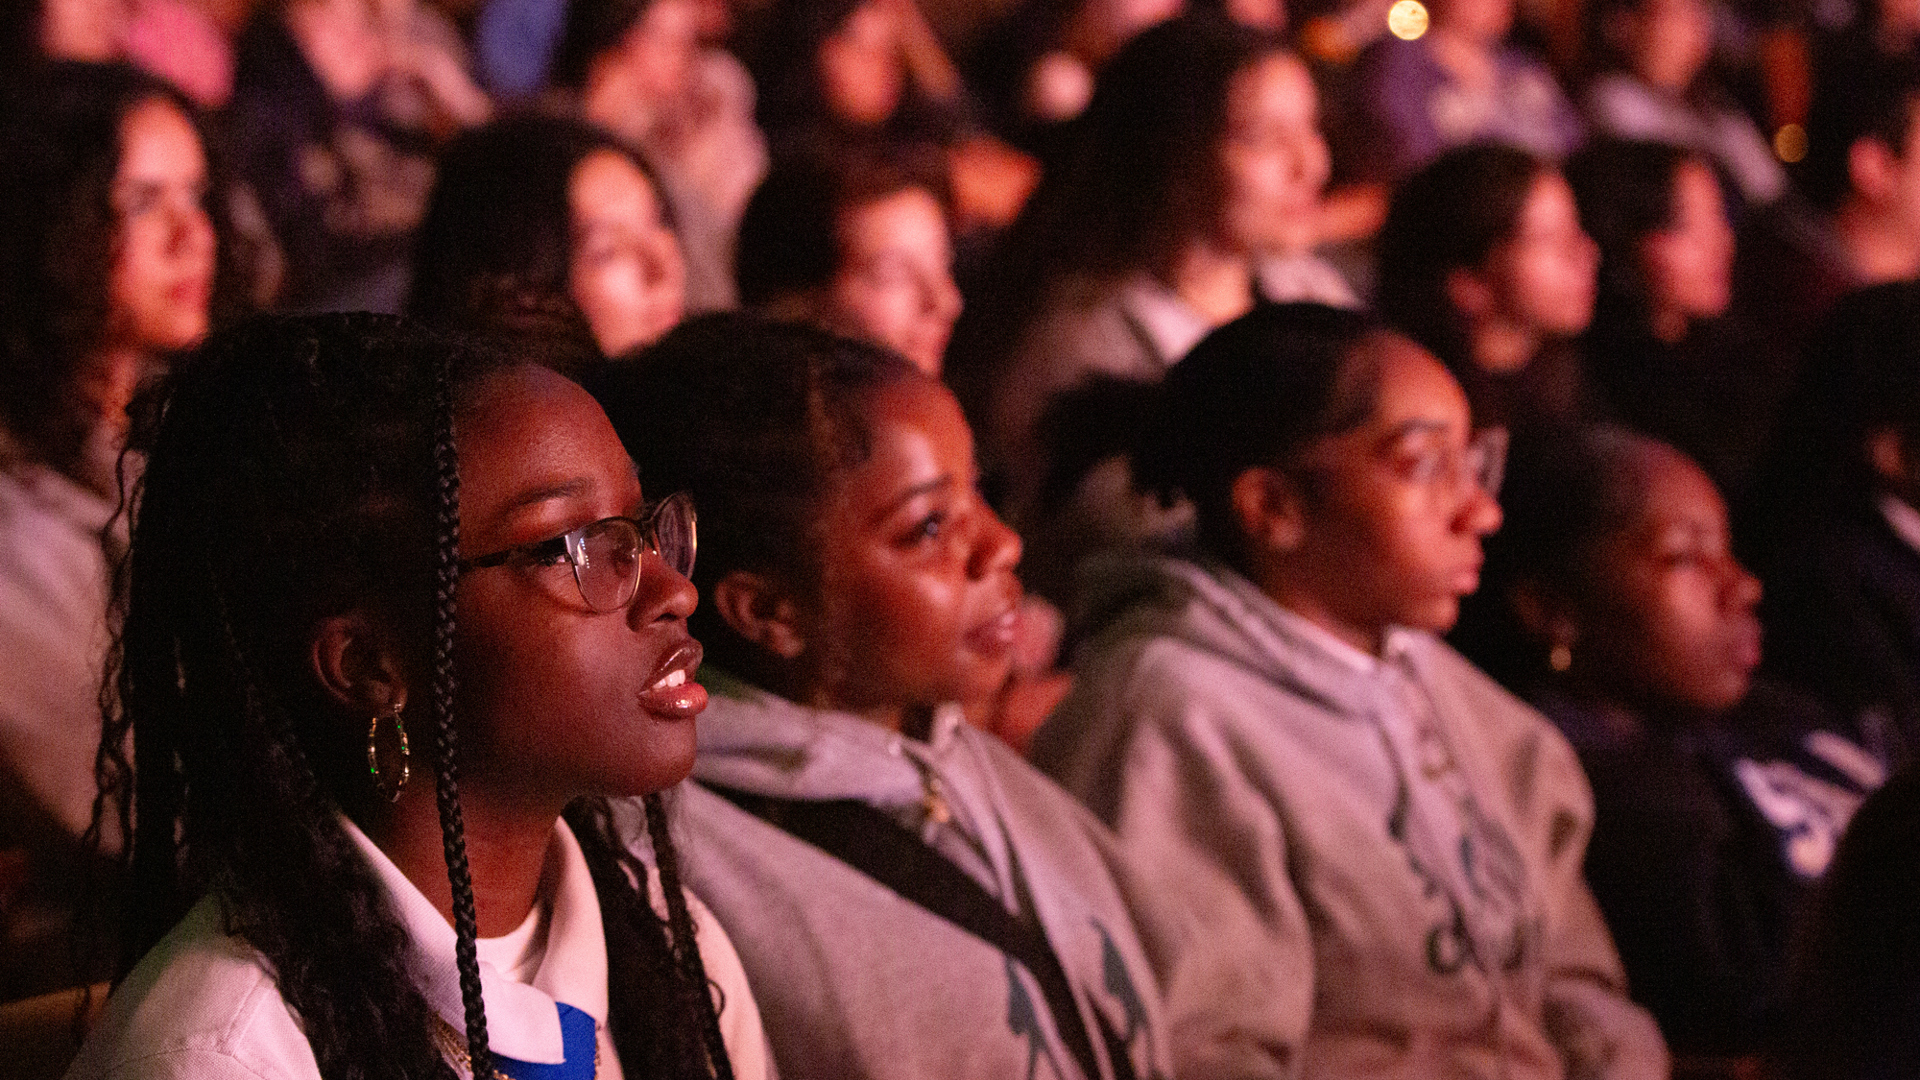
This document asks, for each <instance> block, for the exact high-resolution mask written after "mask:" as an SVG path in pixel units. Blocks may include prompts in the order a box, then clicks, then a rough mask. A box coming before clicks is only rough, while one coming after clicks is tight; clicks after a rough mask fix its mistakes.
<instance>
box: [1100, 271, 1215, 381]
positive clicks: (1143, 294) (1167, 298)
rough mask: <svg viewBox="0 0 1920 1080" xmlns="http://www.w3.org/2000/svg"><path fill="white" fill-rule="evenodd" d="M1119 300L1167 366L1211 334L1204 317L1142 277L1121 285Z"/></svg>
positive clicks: (1156, 283)
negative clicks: (1150, 340)
mask: <svg viewBox="0 0 1920 1080" xmlns="http://www.w3.org/2000/svg"><path fill="white" fill-rule="evenodd" d="M1120 298H1121V299H1120V302H1121V304H1122V305H1123V306H1124V307H1125V308H1126V310H1127V312H1128V313H1129V314H1131V315H1132V316H1133V318H1134V320H1135V321H1136V322H1138V323H1139V325H1140V328H1141V329H1142V330H1145V331H1146V334H1147V337H1149V338H1150V339H1152V341H1153V345H1154V348H1156V349H1158V350H1159V352H1160V358H1161V360H1162V362H1164V363H1166V364H1168V365H1172V364H1173V363H1174V361H1176V360H1179V359H1180V358H1181V357H1183V356H1185V355H1187V352H1188V351H1189V350H1191V349H1192V348H1193V347H1194V346H1195V345H1198V344H1200V339H1201V338H1203V337H1206V336H1207V335H1208V334H1209V333H1211V332H1212V330H1213V324H1212V323H1210V322H1208V321H1207V319H1206V316H1204V315H1202V314H1200V313H1199V312H1197V311H1195V310H1193V306H1192V305H1191V304H1189V303H1187V302H1186V301H1185V300H1182V299H1180V294H1179V293H1176V292H1174V291H1173V290H1172V289H1169V288H1167V287H1166V286H1165V285H1163V284H1161V283H1160V282H1159V281H1156V280H1155V279H1153V278H1151V277H1148V276H1147V275H1145V274H1141V275H1138V276H1136V277H1134V278H1133V279H1131V280H1129V281H1128V282H1127V283H1126V284H1125V285H1123V286H1122V287H1121V290H1120Z"/></svg>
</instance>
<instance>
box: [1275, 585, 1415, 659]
mask: <svg viewBox="0 0 1920 1080" xmlns="http://www.w3.org/2000/svg"><path fill="white" fill-rule="evenodd" d="M1254 574H1255V584H1256V585H1258V586H1259V588H1260V591H1261V592H1263V593H1266V594H1267V598H1268V599H1270V600H1272V601H1273V602H1274V603H1276V604H1279V605H1280V606H1281V607H1283V608H1286V609H1287V610H1288V611H1291V612H1293V613H1294V614H1295V615H1298V616H1300V617H1301V618H1303V619H1305V620H1307V621H1308V622H1310V623H1312V624H1313V625H1315V626H1317V627H1319V628H1320V629H1322V630H1324V631H1326V632H1327V633H1329V634H1331V635H1333V636H1334V637H1335V638H1337V639H1339V640H1340V641H1341V642H1343V643H1345V644H1347V645H1351V646H1353V647H1354V648H1355V649H1358V650H1360V651H1361V652H1363V653H1366V654H1367V655H1368V656H1375V657H1377V656H1379V655H1380V653H1381V650H1382V649H1383V648H1385V643H1386V638H1387V628H1386V627H1385V626H1360V625H1357V624H1355V623H1354V622H1352V621H1350V620H1348V619H1345V618H1343V617H1341V616H1340V615H1339V613H1337V612H1336V611H1335V610H1334V609H1333V606H1332V605H1331V604H1328V603H1327V602H1326V600H1325V598H1324V596H1323V594H1322V593H1321V591H1320V590H1319V589H1315V588H1312V587H1310V586H1309V585H1308V584H1307V583H1306V582H1303V581H1301V580H1300V575H1298V574H1297V573H1295V572H1293V571H1291V570H1289V569H1287V568H1286V567H1284V566H1281V565H1270V566H1267V567H1265V568H1255V570H1254Z"/></svg>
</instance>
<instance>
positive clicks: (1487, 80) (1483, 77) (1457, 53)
mask: <svg viewBox="0 0 1920 1080" xmlns="http://www.w3.org/2000/svg"><path fill="white" fill-rule="evenodd" d="M1427 47H1428V48H1429V49H1431V50H1432V51H1433V58H1434V60H1435V61H1437V62H1438V63H1439V64H1440V66H1441V67H1442V68H1445V69H1446V71H1447V74H1449V75H1452V76H1453V77H1454V79H1455V81H1457V82H1462V83H1466V84H1467V85H1469V86H1476V87H1486V86H1491V85H1492V84H1493V81H1494V76H1495V73H1496V71H1497V66H1496V64H1495V59H1494V49H1493V44H1492V43H1489V42H1485V41H1482V40H1480V39H1479V38H1476V37H1473V36H1471V35H1468V34H1462V33H1459V32H1458V31H1455V30H1452V29H1449V28H1447V27H1444V26H1436V27H1434V28H1433V29H1431V30H1429V31H1427Z"/></svg>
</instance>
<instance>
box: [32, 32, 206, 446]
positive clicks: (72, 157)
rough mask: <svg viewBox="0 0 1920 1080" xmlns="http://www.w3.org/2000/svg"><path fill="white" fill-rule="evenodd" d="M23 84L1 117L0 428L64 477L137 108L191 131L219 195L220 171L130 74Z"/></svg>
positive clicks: (193, 115) (84, 425) (102, 302)
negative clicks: (128, 123)
mask: <svg viewBox="0 0 1920 1080" xmlns="http://www.w3.org/2000/svg"><path fill="white" fill-rule="evenodd" d="M21 79H22V83H23V85H22V88H21V91H20V95H19V98H18V101H17V102H15V103H13V106H12V107H11V108H10V109H9V111H8V112H7V113H6V114H0V191H5V192H6V197H5V198H4V199H0V296H4V297H5V298H6V300H5V302H4V303H0V419H3V420H4V422H5V424H6V426H7V427H8V429H9V430H10V432H11V433H12V434H13V435H14V436H15V437H16V438H18V439H20V440H21V441H22V442H23V443H25V444H26V447H27V448H28V450H29V451H30V452H31V453H33V454H34V455H35V456H36V457H38V458H40V459H41V460H43V461H46V462H48V463H50V464H52V465H54V466H55V467H56V468H60V469H63V470H71V469H74V468H77V467H78V459H79V457H80V456H81V454H82V453H83V452H84V449H85V443H86V441H87V438H88V436H89V434H90V433H91V426H92V418H91V417H90V416H89V415H88V414H87V413H88V410H87V408H86V407H85V405H84V404H83V403H82V401H81V400H80V399H79V397H78V385H77V384H78V382H79V380H80V379H81V378H82V377H83V376H84V375H85V372H84V370H83V367H84V365H85V364H86V362H87V361H88V360H89V359H90V358H92V357H93V356H94V354H95V353H96V352H97V350H99V349H100V348H101V347H102V346H103V345H104V344H105V337H106V334H107V332H108V320H109V319H110V318H111V316H112V306H111V301H110V300H109V298H108V277H109V275H110V274H111V272H112V268H113V259H114V252H115V251H116V250H117V245H116V244H115V242H114V239H115V235H116V233H117V232H118V231H119V228H120V222H119V220H118V215H117V214H116V213H115V211H114V208H113V202H112V197H111V195H112V188H113V181H114V176H115V174H116V173H118V171H119V168H120V157H121V153H122V152H123V150H124V147H123V146H122V145H121V126H122V124H123V123H124V121H125V120H126V118H127V116H128V115H129V114H130V113H132V112H133V111H134V109H136V108H137V107H139V106H141V105H143V104H146V103H147V102H150V101H160V102H164V103H166V104H168V105H170V106H172V107H173V108H175V109H177V110H178V111H179V113H180V115H182V116H183V117H185V118H186V119H187V121H188V123H190V124H192V125H193V128H194V131H195V133H196V134H197V135H198V136H199V138H200V146H201V149H202V151H203V153H205V154H206V155H207V159H208V175H209V180H210V181H213V182H214V184H213V186H214V190H215V191H216V192H217V191H218V180H219V172H218V162H217V160H216V158H215V155H214V153H213V146H212V144H211V143H210V141H209V140H208V138H207V134H206V130H205V128H204V127H203V126H202V124H201V119H200V113H199V110H198V109H196V108H195V107H194V106H193V104H192V103H191V102H189V101H188V100H187V99H186V98H185V97H184V96H182V95H181V94H180V92H179V91H177V90H175V89H174V88H173V87H172V86H170V85H169V84H167V83H165V82H162V81H160V80H159V79H156V78H154V77H152V76H150V75H146V74H144V73H142V72H140V71H139V70H137V69H135V68H133V67H132V66H130V65H127V64H121V63H115V64H93V63H83V62H79V61H61V62H48V63H45V64H42V65H40V66H38V67H37V68H36V69H35V70H34V71H33V72H32V74H31V75H30V76H21ZM208 216H209V218H210V219H212V221H213V223H214V235H215V237H216V258H215V279H214V293H213V297H212V300H211V303H210V306H209V315H210V316H211V317H213V318H214V319H215V320H217V321H219V320H224V319H225V318H226V317H227V316H229V315H230V314H232V313H233V312H234V311H235V310H236V308H237V306H238V298H237V296H236V291H237V290H236V288H235V285H236V281H235V273H234V261H233V257H232V255H233V253H232V249H231V246H230V244H229V243H228V240H229V239H230V236H229V230H228V229H227V228H226V220H225V217H224V215H223V214H222V213H221V212H220V211H219V210H218V209H216V208H214V207H211V206H210V207H209V208H208Z"/></svg>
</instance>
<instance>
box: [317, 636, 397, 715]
mask: <svg viewBox="0 0 1920 1080" xmlns="http://www.w3.org/2000/svg"><path fill="white" fill-rule="evenodd" d="M311 663H312V666H313V674H314V677H315V678H316V679H318V680H320V686H321V688H322V689H324V690H325V691H326V692H327V696H328V697H331V698H332V699H333V700H335V701H337V702H339V703H340V704H341V705H342V706H343V707H345V708H347V709H349V710H351V711H353V712H356V713H364V714H366V715H368V716H373V715H377V714H380V713H384V712H388V711H390V710H393V709H401V708H405V707H406V704H407V677H406V673H405V671H404V669H403V668H402V666H401V664H400V661H399V658H398V657H397V656H396V655H395V654H394V651H393V649H392V647H391V643H390V642H389V641H388V639H387V636H386V635H385V634H384V633H382V632H381V630H380V628H379V627H378V626H377V624H376V623H375V622H374V621H373V620H372V619H370V618H368V617H367V615H366V614H365V613H364V612H352V613H349V614H346V615H335V616H333V617H331V618H327V619H322V620H321V621H320V625H319V626H318V627H316V628H315V629H314V632H313V649H312V656H311Z"/></svg>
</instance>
